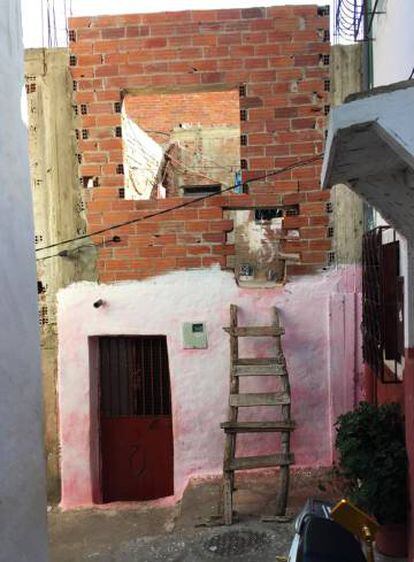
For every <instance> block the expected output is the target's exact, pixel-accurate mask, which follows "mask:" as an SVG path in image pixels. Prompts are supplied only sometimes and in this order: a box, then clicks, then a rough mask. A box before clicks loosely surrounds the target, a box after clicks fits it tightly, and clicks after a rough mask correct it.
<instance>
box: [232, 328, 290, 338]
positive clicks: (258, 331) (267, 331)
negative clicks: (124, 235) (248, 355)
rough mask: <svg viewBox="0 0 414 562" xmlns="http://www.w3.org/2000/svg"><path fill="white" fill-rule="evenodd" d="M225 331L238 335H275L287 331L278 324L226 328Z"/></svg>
mask: <svg viewBox="0 0 414 562" xmlns="http://www.w3.org/2000/svg"><path fill="white" fill-rule="evenodd" d="M224 331H225V332H227V333H228V334H230V335H231V336H236V337H241V338H243V337H275V336H282V335H283V334H284V333H285V330H284V329H283V328H278V327H277V326H243V327H239V326H237V327H234V328H233V327H230V328H224Z"/></svg>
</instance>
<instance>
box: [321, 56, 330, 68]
mask: <svg viewBox="0 0 414 562" xmlns="http://www.w3.org/2000/svg"><path fill="white" fill-rule="evenodd" d="M329 61H330V56H329V55H323V56H322V62H323V64H324V65H325V66H328V65H329Z"/></svg>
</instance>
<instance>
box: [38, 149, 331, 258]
mask: <svg viewBox="0 0 414 562" xmlns="http://www.w3.org/2000/svg"><path fill="white" fill-rule="evenodd" d="M322 159H323V153H320V154H316V155H315V156H313V157H311V158H308V159H306V160H299V161H298V162H295V163H293V164H291V165H290V166H286V167H285V168H280V169H278V170H273V171H271V172H266V173H265V174H263V175H261V176H256V177H253V178H249V179H247V180H245V181H244V185H249V184H250V183H254V182H257V181H263V180H267V179H268V178H270V177H274V176H278V175H280V174H283V173H285V172H288V171H291V170H294V169H296V168H302V167H304V166H308V165H310V164H313V163H314V162H317V161H318V160H322ZM217 183H219V182H217ZM236 187H239V186H238V184H234V185H231V186H229V187H227V188H225V189H223V190H221V191H219V192H217V193H209V194H207V195H203V196H201V197H196V198H191V199H189V200H188V201H184V202H183V203H180V204H178V205H174V206H173V207H167V208H166V209H162V210H161V211H156V212H154V213H149V214H148V215H144V216H142V217H137V218H135V219H130V220H128V221H124V222H120V223H118V224H113V225H111V226H108V227H106V228H101V229H100V230H95V231H94V232H90V233H89V234H83V235H80V236H75V237H74V238H68V239H67V240H61V241H59V242H54V243H53V244H48V245H46V246H42V247H41V248H36V250H35V251H36V252H40V251H42V250H48V249H50V248H56V247H57V246H63V245H66V244H70V243H71V242H76V241H78V240H85V239H87V238H90V237H92V236H98V235H99V234H104V233H105V232H109V231H111V230H116V229H118V228H122V227H123V226H128V225H130V224H136V223H140V222H144V221H146V220H149V219H152V218H154V217H158V216H160V215H165V214H167V213H171V212H172V211H175V210H178V209H182V208H184V207H189V206H190V205H194V204H196V203H199V202H200V201H205V200H206V199H210V198H211V197H217V195H222V194H223V193H226V192H228V191H231V190H233V189H235V188H236ZM58 255H59V254H58Z"/></svg>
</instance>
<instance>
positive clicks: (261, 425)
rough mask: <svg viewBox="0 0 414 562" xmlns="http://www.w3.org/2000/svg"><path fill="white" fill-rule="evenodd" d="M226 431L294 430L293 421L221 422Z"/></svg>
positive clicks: (262, 431) (261, 431)
mask: <svg viewBox="0 0 414 562" xmlns="http://www.w3.org/2000/svg"><path fill="white" fill-rule="evenodd" d="M220 427H221V428H222V429H224V431H225V432H226V433H265V432H278V431H293V430H294V429H295V422H293V421H259V422H224V423H221V424H220Z"/></svg>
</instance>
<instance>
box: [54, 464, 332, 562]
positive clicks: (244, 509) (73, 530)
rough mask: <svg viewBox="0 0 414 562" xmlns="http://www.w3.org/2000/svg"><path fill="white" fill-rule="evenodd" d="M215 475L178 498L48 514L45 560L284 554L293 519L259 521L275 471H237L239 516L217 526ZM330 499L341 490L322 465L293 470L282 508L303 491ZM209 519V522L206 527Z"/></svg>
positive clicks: (264, 560) (176, 560) (183, 560)
mask: <svg viewBox="0 0 414 562" xmlns="http://www.w3.org/2000/svg"><path fill="white" fill-rule="evenodd" d="M220 484H221V481H220V479H216V478H211V479H203V480H194V481H192V482H191V483H190V484H189V486H188V487H187V489H186V491H185V493H184V496H183V498H182V501H181V502H180V503H179V504H177V505H175V506H170V507H160V506H157V505H156V502H143V503H139V504H130V505H128V504H123V505H117V504H113V505H110V506H106V508H105V509H101V508H97V509H87V510H76V511H67V512H60V511H59V510H58V509H57V508H56V509H53V510H52V511H51V512H50V513H49V530H50V531H49V532H50V557H51V562H81V561H87V560H90V561H99V562H132V561H134V562H156V561H164V562H208V561H212V560H216V561H217V562H220V561H224V560H226V561H229V562H231V561H234V562H236V561H237V562H253V561H254V562H259V561H260V562H275V561H276V560H277V556H286V555H287V553H288V551H289V546H290V541H291V538H292V535H293V526H292V522H287V523H275V522H265V521H263V517H264V518H266V516H269V515H272V514H273V510H274V506H275V492H276V490H277V476H276V475H275V474H271V473H262V474H259V473H256V474H252V473H250V474H243V475H241V476H239V477H238V478H237V480H236V486H237V492H236V494H235V501H236V505H235V509H236V510H237V519H238V521H237V522H236V523H235V524H234V525H232V526H231V527H224V526H221V525H220V524H219V518H218V516H219V514H220V504H221V502H220ZM309 496H312V497H322V498H329V499H337V498H338V497H339V496H340V492H339V491H338V489H337V487H336V486H335V485H334V484H332V480H331V478H330V476H329V474H327V473H326V472H324V471H319V472H318V471H316V472H315V471H313V472H312V473H310V472H305V471H298V472H296V473H295V474H294V475H293V478H292V485H291V494H290V497H289V507H288V514H289V515H292V516H294V515H295V514H296V513H297V512H298V511H299V510H300V508H301V507H302V506H303V504H304V502H305V500H306V498H307V497H309ZM212 522H213V523H214V525H212Z"/></svg>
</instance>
